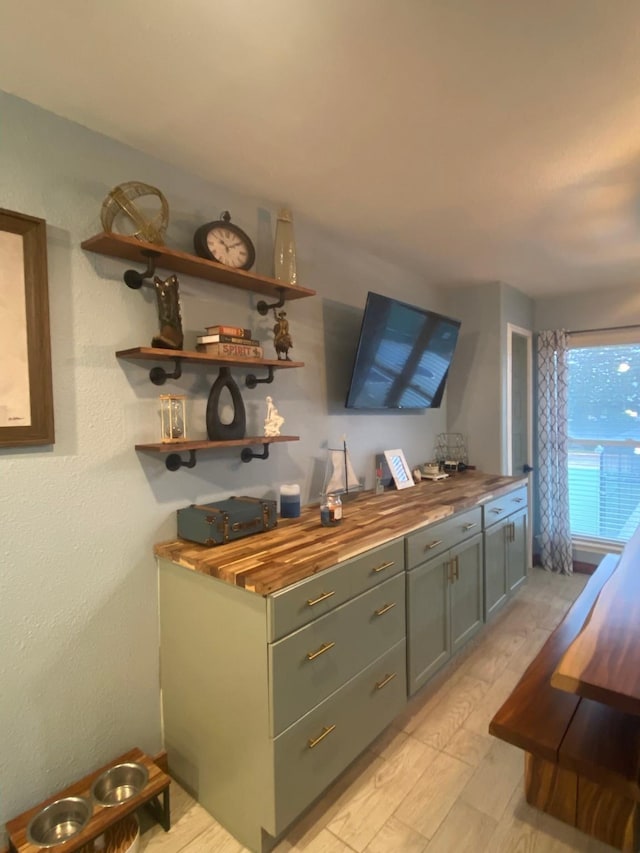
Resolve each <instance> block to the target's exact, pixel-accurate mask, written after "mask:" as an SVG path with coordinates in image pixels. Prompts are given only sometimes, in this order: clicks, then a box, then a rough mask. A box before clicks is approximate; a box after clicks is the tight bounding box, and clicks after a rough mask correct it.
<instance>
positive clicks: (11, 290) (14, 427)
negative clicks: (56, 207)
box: [0, 208, 55, 448]
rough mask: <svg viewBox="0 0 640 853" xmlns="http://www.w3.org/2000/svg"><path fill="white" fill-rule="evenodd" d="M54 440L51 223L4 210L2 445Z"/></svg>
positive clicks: (0, 221)
mask: <svg viewBox="0 0 640 853" xmlns="http://www.w3.org/2000/svg"><path fill="white" fill-rule="evenodd" d="M54 438H55V436H54V424H53V388H52V382H51V344H50V335H49V286H48V274H47V226H46V222H45V220H44V219H38V218H37V217H35V216H27V215H26V214H24V213H17V212H16V211H12V210H4V209H2V208H0V448H2V447H21V446H29V445H37V444H53V443H54Z"/></svg>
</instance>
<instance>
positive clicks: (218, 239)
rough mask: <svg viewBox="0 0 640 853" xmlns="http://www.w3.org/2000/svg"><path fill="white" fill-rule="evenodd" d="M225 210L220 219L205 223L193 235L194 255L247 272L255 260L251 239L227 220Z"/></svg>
mask: <svg viewBox="0 0 640 853" xmlns="http://www.w3.org/2000/svg"><path fill="white" fill-rule="evenodd" d="M230 219H231V216H230V215H229V211H228V210H225V211H224V213H223V214H222V217H221V219H216V220H215V222H205V224H204V225H201V226H200V227H199V228H198V229H197V231H196V232H195V234H194V235H193V247H194V249H195V250H196V254H197V255H199V256H200V257H201V258H207V260H209V261H217V262H218V263H219V264H224V265H225V266H226V267H231V268H232V269H236V270H249V269H251V267H252V266H253V262H254V261H255V259H256V250H255V248H254V246H253V243H252V242H251V238H250V237H249V236H248V235H247V234H245V233H244V231H243V230H242V228H238V226H237V225H234V224H233V223H232V222H230V221H229V220H230Z"/></svg>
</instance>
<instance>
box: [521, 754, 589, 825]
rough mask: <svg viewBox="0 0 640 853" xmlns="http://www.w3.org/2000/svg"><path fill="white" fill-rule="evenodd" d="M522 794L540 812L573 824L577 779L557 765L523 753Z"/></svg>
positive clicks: (574, 820)
mask: <svg viewBox="0 0 640 853" xmlns="http://www.w3.org/2000/svg"><path fill="white" fill-rule="evenodd" d="M524 792H525V795H526V798H527V802H528V803H529V805H530V806H534V807H535V808H537V809H540V811H543V812H547V814H550V815H552V816H553V817H557V818H558V820H562V821H564V822H565V823H569V824H571V826H575V825H576V811H577V803H578V776H577V774H576V773H573V772H572V771H571V770H565V769H564V767H560V766H558V765H557V764H553V763H552V762H550V761H545V760H544V759H543V758H536V756H535V755H531V753H530V752H525V754H524Z"/></svg>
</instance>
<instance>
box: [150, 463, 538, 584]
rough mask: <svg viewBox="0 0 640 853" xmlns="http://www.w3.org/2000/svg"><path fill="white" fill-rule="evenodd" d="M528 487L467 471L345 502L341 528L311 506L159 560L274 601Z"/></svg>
mask: <svg viewBox="0 0 640 853" xmlns="http://www.w3.org/2000/svg"><path fill="white" fill-rule="evenodd" d="M526 481H527V480H526V477H502V476H499V475H490V474H480V473H477V472H472V471H465V472H464V473H460V474H454V475H452V476H451V477H449V478H448V479H446V480H436V481H432V480H428V481H423V482H422V483H419V484H418V485H417V486H414V487H413V488H410V489H403V490H401V491H396V490H389V491H387V492H385V493H384V494H382V495H375V494H374V493H373V492H372V491H369V492H363V493H362V494H360V495H359V496H358V497H357V498H356V499H355V500H353V501H349V502H345V503H344V506H343V511H344V518H343V520H342V522H341V524H339V525H337V526H336V527H322V525H321V524H320V510H319V508H318V506H306V507H303V509H302V513H301V515H300V518H292V519H279V520H278V526H277V527H276V528H275V529H274V530H270V531H268V532H267V533H259V534H255V535H253V536H247V537H246V538H244V539H238V540H237V541H235V542H229V543H227V544H226V545H217V546H213V547H208V546H206V545H199V544H197V543H195V542H187V541H186V540H184V539H174V540H172V541H170V542H162V543H160V544H158V545H156V546H155V548H154V553H155V554H156V555H157V556H158V557H163V558H164V559H166V560H170V561H171V562H173V563H176V564H177V565H179V566H183V567H184V568H186V569H190V570H191V571H194V572H202V573H203V574H207V575H210V576H211V577H214V578H218V579H219V580H222V581H226V582H227V583H231V584H234V585H235V586H240V587H243V588H244V589H247V590H250V591H251V592H257V593H259V594H260V595H268V594H269V593H271V592H276V591H277V590H280V589H283V588H284V587H286V586H289V585H290V584H292V583H295V582H296V581H299V580H302V579H303V578H306V577H310V576H311V575H313V574H315V573H316V572H321V571H323V570H324V569H328V568H330V567H331V566H334V565H336V564H337V563H341V562H343V561H344V560H349V559H350V558H351V557H355V556H357V555H358V554H362V553H363V552H364V551H368V550H369V549H371V548H376V547H377V546H379V545H383V544H384V543H385V542H388V541H389V540H391V539H396V538H397V537H399V536H404V535H405V534H407V533H410V532H411V531H412V530H417V529H419V528H420V527H424V526H425V525H426V524H429V523H431V522H433V521H438V520H439V519H442V518H446V517H447V516H450V515H453V514H454V513H456V512H459V511H460V510H463V509H469V508H470V507H474V506H476V505H478V504H482V503H484V502H485V501H487V500H491V498H494V497H498V496H499V495H501V494H504V493H505V492H508V491H510V490H511V489H513V488H514V487H515V486H518V485H521V484H524V483H526Z"/></svg>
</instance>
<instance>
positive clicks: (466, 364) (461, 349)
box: [447, 282, 502, 472]
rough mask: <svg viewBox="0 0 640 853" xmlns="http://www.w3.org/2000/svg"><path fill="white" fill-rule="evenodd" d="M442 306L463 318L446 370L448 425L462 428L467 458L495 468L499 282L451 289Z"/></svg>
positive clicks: (450, 428) (451, 428) (499, 432)
mask: <svg viewBox="0 0 640 853" xmlns="http://www.w3.org/2000/svg"><path fill="white" fill-rule="evenodd" d="M447 311H448V313H449V314H450V315H451V316H452V317H455V318H456V319H458V320H461V322H462V325H461V327H460V335H459V338H458V346H457V348H456V353H455V356H454V359H453V363H452V365H451V369H450V371H449V379H448V390H447V430H448V432H454V433H455V432H457V433H462V435H463V436H464V438H465V441H466V443H467V451H468V454H469V463H470V464H472V465H475V466H476V467H478V468H479V469H481V470H483V471H495V472H499V471H500V467H501V464H502V462H501V458H502V451H501V441H502V424H501V423H500V411H501V405H502V404H501V388H500V369H501V353H500V341H501V335H500V325H501V318H500V284H499V282H489V283H487V284H480V285H469V286H461V287H456V288H453V289H451V290H450V291H449V292H448V295H447Z"/></svg>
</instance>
